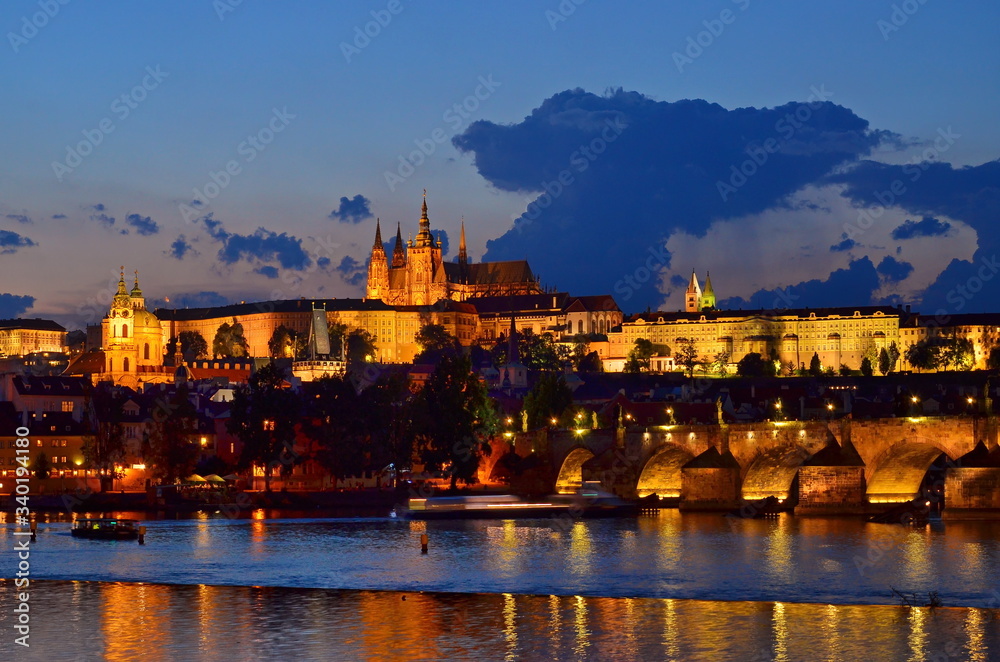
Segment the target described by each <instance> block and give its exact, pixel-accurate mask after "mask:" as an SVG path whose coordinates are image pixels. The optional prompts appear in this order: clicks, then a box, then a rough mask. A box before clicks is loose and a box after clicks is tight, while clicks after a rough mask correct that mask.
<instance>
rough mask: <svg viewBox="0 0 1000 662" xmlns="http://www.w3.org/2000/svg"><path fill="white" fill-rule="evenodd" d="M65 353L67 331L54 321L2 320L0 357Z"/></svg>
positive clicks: (0, 325)
mask: <svg viewBox="0 0 1000 662" xmlns="http://www.w3.org/2000/svg"><path fill="white" fill-rule="evenodd" d="M65 351H66V329H65V328H63V327H62V325H60V324H57V323H55V322H53V321H52V320H43V319H13V320H0V356H25V355H27V354H33V353H35V352H65Z"/></svg>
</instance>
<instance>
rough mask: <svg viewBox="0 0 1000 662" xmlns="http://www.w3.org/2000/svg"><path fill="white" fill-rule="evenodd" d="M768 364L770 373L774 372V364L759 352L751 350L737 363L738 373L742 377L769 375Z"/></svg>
mask: <svg viewBox="0 0 1000 662" xmlns="http://www.w3.org/2000/svg"><path fill="white" fill-rule="evenodd" d="M768 366H770V375H773V374H774V364H773V363H772V362H771V361H767V360H765V359H764V357H762V356H761V355H760V354H759V353H758V352H749V353H748V354H747V355H746V356H744V357H743V358H742V359H740V360H739V363H737V364H736V374H737V375H739V376H740V377H767V376H770V375H769V374H768Z"/></svg>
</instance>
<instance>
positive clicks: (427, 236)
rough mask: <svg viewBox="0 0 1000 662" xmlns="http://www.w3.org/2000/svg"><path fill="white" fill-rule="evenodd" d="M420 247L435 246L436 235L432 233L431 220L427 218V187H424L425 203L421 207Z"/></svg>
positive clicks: (418, 239)
mask: <svg viewBox="0 0 1000 662" xmlns="http://www.w3.org/2000/svg"><path fill="white" fill-rule="evenodd" d="M416 245H417V246H418V247H424V246H430V247H432V248H433V247H434V236H433V235H432V234H431V221H430V219H429V218H427V189H424V204H423V206H422V207H421V208H420V231H419V232H417V244H416Z"/></svg>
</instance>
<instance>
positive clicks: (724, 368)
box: [709, 350, 729, 377]
mask: <svg viewBox="0 0 1000 662" xmlns="http://www.w3.org/2000/svg"><path fill="white" fill-rule="evenodd" d="M709 365H710V367H711V369H712V371H713V372H715V374H717V375H719V376H720V377H725V376H726V375H727V374H728V372H729V352H727V351H725V350H723V351H721V352H719V353H717V354H716V355H715V356H713V357H712V362H711V363H710V364H709Z"/></svg>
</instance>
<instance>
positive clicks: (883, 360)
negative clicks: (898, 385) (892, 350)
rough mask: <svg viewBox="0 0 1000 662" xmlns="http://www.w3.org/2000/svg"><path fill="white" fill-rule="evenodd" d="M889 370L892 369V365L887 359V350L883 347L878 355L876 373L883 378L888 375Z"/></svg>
mask: <svg viewBox="0 0 1000 662" xmlns="http://www.w3.org/2000/svg"><path fill="white" fill-rule="evenodd" d="M891 369H892V363H890V359H889V350H887V349H886V348H885V347H883V348H882V350H881V351H880V352H879V353H878V371H879V372H880V373H881V374H882V376H883V377H884V376H885V375H888V374H889V371H890V370H891Z"/></svg>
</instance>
